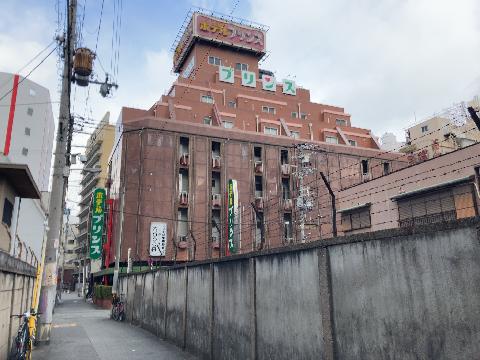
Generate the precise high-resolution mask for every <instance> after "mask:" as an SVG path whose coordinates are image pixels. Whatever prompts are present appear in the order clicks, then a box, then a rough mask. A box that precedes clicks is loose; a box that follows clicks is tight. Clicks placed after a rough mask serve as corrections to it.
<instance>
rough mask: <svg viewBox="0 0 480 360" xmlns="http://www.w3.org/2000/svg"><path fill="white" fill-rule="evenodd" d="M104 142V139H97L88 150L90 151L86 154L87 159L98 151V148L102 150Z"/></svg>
mask: <svg viewBox="0 0 480 360" xmlns="http://www.w3.org/2000/svg"><path fill="white" fill-rule="evenodd" d="M102 143H103V140H102V139H97V140H96V142H95V144H94V145H93V146H92V147H91V148H90V149H89V150H88V152H87V153H86V154H85V156H86V157H87V159H90V158H91V157H92V156H93V155H94V154H95V152H97V151H98V150H100V148H101V146H102Z"/></svg>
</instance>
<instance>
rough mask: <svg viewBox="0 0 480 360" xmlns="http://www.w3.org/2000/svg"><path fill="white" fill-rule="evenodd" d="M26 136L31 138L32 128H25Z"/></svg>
mask: <svg viewBox="0 0 480 360" xmlns="http://www.w3.org/2000/svg"><path fill="white" fill-rule="evenodd" d="M25 135H27V136H30V128H29V127H26V128H25Z"/></svg>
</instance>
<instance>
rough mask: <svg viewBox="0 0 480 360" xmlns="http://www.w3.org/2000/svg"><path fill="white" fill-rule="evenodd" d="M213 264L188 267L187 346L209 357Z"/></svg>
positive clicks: (199, 354)
mask: <svg viewBox="0 0 480 360" xmlns="http://www.w3.org/2000/svg"><path fill="white" fill-rule="evenodd" d="M212 275H213V270H212V266H211V265H204V266H198V267H194V268H189V269H188V288H187V294H188V295H187V322H186V339H185V342H186V344H185V345H186V348H187V349H188V350H189V351H191V352H192V353H195V354H197V355H198V356H200V357H203V358H205V359H208V357H209V355H210V351H211V341H210V339H211V331H212V323H211V318H210V314H211V311H212V301H213V300H212V297H213V292H212V279H213V277H212Z"/></svg>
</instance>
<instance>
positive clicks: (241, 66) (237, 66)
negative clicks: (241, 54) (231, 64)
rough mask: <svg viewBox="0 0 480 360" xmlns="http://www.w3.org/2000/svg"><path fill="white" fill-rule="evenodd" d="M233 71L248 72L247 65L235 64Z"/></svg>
mask: <svg viewBox="0 0 480 360" xmlns="http://www.w3.org/2000/svg"><path fill="white" fill-rule="evenodd" d="M235 70H240V71H242V70H243V71H248V64H242V63H236V64H235Z"/></svg>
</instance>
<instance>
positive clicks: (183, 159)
mask: <svg viewBox="0 0 480 360" xmlns="http://www.w3.org/2000/svg"><path fill="white" fill-rule="evenodd" d="M189 164H190V156H189V155H188V153H184V154H182V155H180V166H188V165H189Z"/></svg>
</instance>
